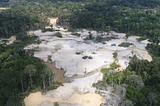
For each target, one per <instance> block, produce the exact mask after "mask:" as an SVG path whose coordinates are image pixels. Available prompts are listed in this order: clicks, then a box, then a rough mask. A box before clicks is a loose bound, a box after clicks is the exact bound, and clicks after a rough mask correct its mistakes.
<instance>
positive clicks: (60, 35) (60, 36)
mask: <svg viewBox="0 0 160 106" xmlns="http://www.w3.org/2000/svg"><path fill="white" fill-rule="evenodd" d="M54 36H57V37H59V38H62V37H63V36H62V34H61V33H60V32H57V33H55V34H54Z"/></svg>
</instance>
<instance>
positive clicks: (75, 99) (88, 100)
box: [24, 92, 106, 106]
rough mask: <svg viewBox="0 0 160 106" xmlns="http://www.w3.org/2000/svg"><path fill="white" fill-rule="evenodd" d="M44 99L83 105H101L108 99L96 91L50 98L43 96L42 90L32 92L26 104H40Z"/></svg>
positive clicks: (28, 105)
mask: <svg viewBox="0 0 160 106" xmlns="http://www.w3.org/2000/svg"><path fill="white" fill-rule="evenodd" d="M44 101H49V102H59V103H63V102H64V103H71V104H81V105H83V106H99V105H100V104H101V103H105V102H106V100H105V99H104V98H103V97H102V96H100V95H99V94H96V93H87V94H78V93H74V94H73V95H72V97H71V98H69V99H67V100H63V99H61V98H48V97H45V96H42V94H41V92H36V93H31V94H30V95H29V96H28V97H26V98H25V99H24V102H25V105H26V106H38V105H39V104H40V103H42V102H44Z"/></svg>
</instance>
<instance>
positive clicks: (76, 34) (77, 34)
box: [71, 32, 81, 37]
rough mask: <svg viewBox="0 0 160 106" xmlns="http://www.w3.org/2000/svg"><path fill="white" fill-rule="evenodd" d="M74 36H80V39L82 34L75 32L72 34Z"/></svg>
mask: <svg viewBox="0 0 160 106" xmlns="http://www.w3.org/2000/svg"><path fill="white" fill-rule="evenodd" d="M71 34H72V35H75V36H78V37H80V35H81V34H79V33H75V32H73V33H71Z"/></svg>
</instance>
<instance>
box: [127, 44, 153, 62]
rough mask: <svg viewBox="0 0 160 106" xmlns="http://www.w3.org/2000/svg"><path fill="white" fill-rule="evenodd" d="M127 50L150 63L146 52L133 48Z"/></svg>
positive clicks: (149, 57) (150, 59) (150, 58)
mask: <svg viewBox="0 0 160 106" xmlns="http://www.w3.org/2000/svg"><path fill="white" fill-rule="evenodd" d="M129 49H130V50H132V51H133V52H136V53H137V54H138V55H139V56H140V57H142V58H143V59H144V60H148V61H152V57H151V56H150V55H149V53H148V52H147V51H146V50H140V49H137V48H135V47H130V48H129Z"/></svg>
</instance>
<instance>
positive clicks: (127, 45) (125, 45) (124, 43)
mask: <svg viewBox="0 0 160 106" xmlns="http://www.w3.org/2000/svg"><path fill="white" fill-rule="evenodd" d="M130 45H133V44H132V43H127V42H123V43H121V44H120V45H118V46H121V47H129V46H130Z"/></svg>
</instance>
